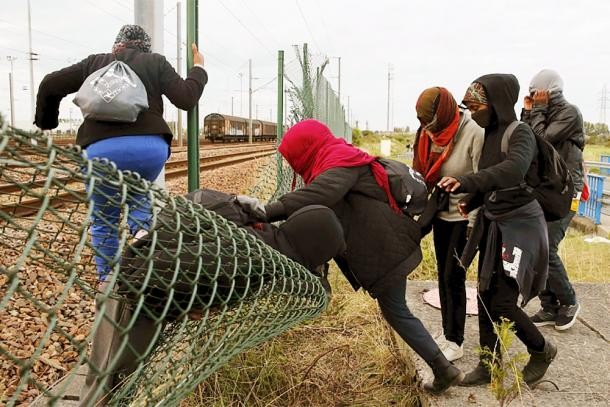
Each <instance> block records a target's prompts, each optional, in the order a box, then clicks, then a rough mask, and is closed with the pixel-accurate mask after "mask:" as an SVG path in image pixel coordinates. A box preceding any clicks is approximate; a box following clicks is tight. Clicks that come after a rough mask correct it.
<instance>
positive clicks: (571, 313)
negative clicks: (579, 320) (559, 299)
mask: <svg viewBox="0 0 610 407" xmlns="http://www.w3.org/2000/svg"><path fill="white" fill-rule="evenodd" d="M579 313H580V304H578V303H576V304H574V305H562V306H561V307H559V310H558V311H557V317H555V329H557V330H558V331H565V330H566V329H570V328H571V327H572V325H574V324H575V323H576V317H577V316H578V314H579Z"/></svg>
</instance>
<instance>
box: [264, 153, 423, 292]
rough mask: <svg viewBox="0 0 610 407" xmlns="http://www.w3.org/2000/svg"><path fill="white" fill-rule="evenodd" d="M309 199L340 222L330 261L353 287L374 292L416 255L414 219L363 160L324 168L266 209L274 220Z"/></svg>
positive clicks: (410, 265)
mask: <svg viewBox="0 0 610 407" xmlns="http://www.w3.org/2000/svg"><path fill="white" fill-rule="evenodd" d="M312 204H317V205H324V206H327V207H329V208H331V209H332V210H334V211H335V213H336V214H337V217H338V218H339V220H340V222H341V225H342V227H343V231H344V234H345V241H346V243H347V251H346V252H345V254H344V255H343V256H340V257H338V258H335V261H336V262H337V264H338V265H339V267H340V268H341V271H342V272H343V273H344V274H345V276H346V277H347V279H348V280H349V281H350V283H351V284H352V286H353V287H354V289H356V290H357V289H358V288H360V287H363V288H364V289H366V290H367V291H368V292H369V293H370V294H371V295H372V296H373V297H376V296H377V295H378V294H379V293H380V292H382V291H383V290H384V289H385V288H386V287H387V286H388V284H392V282H393V281H395V279H398V278H405V277H406V276H407V275H408V274H409V273H410V272H411V271H413V270H414V269H415V267H417V265H418V264H419V262H420V261H421V258H422V255H421V250H420V247H419V242H420V229H419V227H418V225H417V223H416V222H415V221H414V220H413V219H411V218H409V217H406V216H405V215H402V214H397V213H395V212H394V211H393V210H392V209H391V208H390V206H389V204H388V200H387V197H386V195H385V193H384V192H383V190H382V189H381V187H379V185H378V184H377V182H376V181H375V178H374V177H373V174H372V172H371V170H370V168H369V166H368V165H367V166H362V167H352V168H333V169H330V170H328V171H326V172H324V173H323V174H321V175H319V176H318V177H317V178H316V179H315V180H314V181H313V182H312V183H311V184H309V185H307V186H306V187H304V188H301V189H299V190H296V191H294V192H290V193H288V194H286V195H284V196H282V197H281V198H279V200H278V201H276V202H273V203H271V204H269V205H267V206H266V212H267V216H268V218H269V221H276V220H280V219H284V218H286V216H288V215H290V214H292V213H294V212H295V211H297V210H299V209H300V208H302V207H304V206H307V205H312ZM399 266H400V267H399Z"/></svg>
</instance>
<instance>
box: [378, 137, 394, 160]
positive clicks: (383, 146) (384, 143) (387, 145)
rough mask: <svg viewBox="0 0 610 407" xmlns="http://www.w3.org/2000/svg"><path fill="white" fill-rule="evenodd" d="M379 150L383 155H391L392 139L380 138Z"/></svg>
mask: <svg viewBox="0 0 610 407" xmlns="http://www.w3.org/2000/svg"><path fill="white" fill-rule="evenodd" d="M379 150H380V154H381V155H382V156H384V157H389V156H390V155H392V140H381V142H380V146H379Z"/></svg>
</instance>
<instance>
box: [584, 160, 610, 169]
mask: <svg viewBox="0 0 610 407" xmlns="http://www.w3.org/2000/svg"><path fill="white" fill-rule="evenodd" d="M585 165H586V166H587V167H597V168H609V169H610V163H609V162H604V161H585Z"/></svg>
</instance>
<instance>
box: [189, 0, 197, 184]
mask: <svg viewBox="0 0 610 407" xmlns="http://www.w3.org/2000/svg"><path fill="white" fill-rule="evenodd" d="M198 9H199V1H198V0H187V6H186V42H187V44H188V47H187V52H186V68H187V72H188V70H190V69H191V68H192V67H193V53H192V52H190V51H189V47H190V46H191V44H193V43H195V44H198V40H197V37H198V35H197V32H198V30H199V15H198ZM187 159H188V190H189V192H191V191H194V190H196V189H198V188H199V103H197V105H195V107H193V108H192V109H191V110H189V111H188V112H187Z"/></svg>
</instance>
